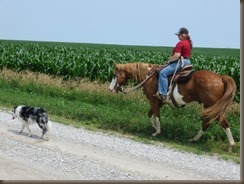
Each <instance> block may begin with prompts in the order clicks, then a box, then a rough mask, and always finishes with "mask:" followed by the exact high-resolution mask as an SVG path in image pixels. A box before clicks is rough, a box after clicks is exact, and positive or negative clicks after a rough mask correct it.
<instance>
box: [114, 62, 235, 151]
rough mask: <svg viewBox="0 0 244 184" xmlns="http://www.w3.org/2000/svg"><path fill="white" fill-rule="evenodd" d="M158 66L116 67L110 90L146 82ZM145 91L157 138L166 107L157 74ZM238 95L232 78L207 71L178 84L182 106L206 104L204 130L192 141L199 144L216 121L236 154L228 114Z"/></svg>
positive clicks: (177, 96)
mask: <svg viewBox="0 0 244 184" xmlns="http://www.w3.org/2000/svg"><path fill="white" fill-rule="evenodd" d="M157 66H159V65H153V64H147V63H127V64H116V65H115V70H114V78H113V79H112V82H111V83H110V86H109V90H110V91H111V92H118V91H122V88H121V87H122V86H124V85H126V83H127V81H128V79H133V80H135V81H136V82H137V83H140V82H142V81H143V80H144V79H145V78H146V76H147V74H148V73H149V70H150V69H151V68H152V67H154V68H155V67H157ZM143 91H144V94H145V95H146V97H147V99H148V100H149V102H150V105H151V107H150V109H149V111H148V117H149V118H150V120H151V123H152V126H153V127H154V128H155V129H156V132H155V133H154V134H153V136H156V135H158V134H159V133H161V128H160V107H161V106H162V105H164V104H163V103H162V102H161V101H160V100H159V99H158V98H157V97H155V94H156V92H157V91H158V76H157V75H156V74H155V75H152V76H151V77H149V78H148V79H147V81H146V82H145V83H144V84H143ZM235 91H236V84H235V81H234V80H233V79H232V78H231V77H230V76H227V75H218V74H215V73H213V72H211V71H207V70H199V71H195V72H194V73H193V74H192V76H191V78H190V79H189V81H187V82H183V83H178V82H177V83H176V85H175V88H174V89H173V93H172V94H173V98H174V99H175V101H176V102H177V103H178V105H179V106H184V105H186V104H188V103H190V102H193V101H196V102H199V103H202V104H203V107H204V111H203V112H202V126H201V129H200V130H199V132H198V133H197V135H196V136H195V137H194V138H193V139H190V140H189V141H191V142H196V141H198V140H199V139H200V137H201V136H202V135H203V133H204V132H205V131H206V129H207V128H208V127H209V125H210V124H211V123H212V122H213V121H214V120H216V121H217V122H218V123H219V124H220V125H221V126H222V127H223V129H224V131H225V133H226V135H227V137H228V141H229V151H231V150H232V147H234V145H235V141H234V139H233V136H232V134H231V130H230V126H229V124H228V122H227V120H226V118H225V113H226V110H227V108H228V106H229V105H230V104H231V102H232V100H233V98H234V95H235Z"/></svg>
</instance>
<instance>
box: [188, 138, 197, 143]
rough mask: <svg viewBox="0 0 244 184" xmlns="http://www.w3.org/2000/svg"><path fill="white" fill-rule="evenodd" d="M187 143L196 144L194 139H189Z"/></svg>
mask: <svg viewBox="0 0 244 184" xmlns="http://www.w3.org/2000/svg"><path fill="white" fill-rule="evenodd" d="M188 142H191V143H194V142H197V141H196V140H195V139H189V140H188Z"/></svg>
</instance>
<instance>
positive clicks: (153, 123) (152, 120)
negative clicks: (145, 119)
mask: <svg viewBox="0 0 244 184" xmlns="http://www.w3.org/2000/svg"><path fill="white" fill-rule="evenodd" d="M150 120H151V124H152V126H153V128H155V129H157V128H156V119H155V116H154V115H152V116H151V117H150Z"/></svg>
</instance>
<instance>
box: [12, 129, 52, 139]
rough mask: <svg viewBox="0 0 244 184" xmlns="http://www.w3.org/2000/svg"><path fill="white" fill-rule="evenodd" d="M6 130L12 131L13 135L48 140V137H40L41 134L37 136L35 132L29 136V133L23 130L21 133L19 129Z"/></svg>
mask: <svg viewBox="0 0 244 184" xmlns="http://www.w3.org/2000/svg"><path fill="white" fill-rule="evenodd" d="M8 131H9V132H12V133H13V134H15V135H20V136H25V137H28V138H30V139H34V140H43V141H48V139H46V138H41V136H38V135H35V134H32V136H29V134H28V133H27V132H24V131H23V132H21V133H19V131H17V130H12V129H8Z"/></svg>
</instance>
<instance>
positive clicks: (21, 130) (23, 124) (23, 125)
mask: <svg viewBox="0 0 244 184" xmlns="http://www.w3.org/2000/svg"><path fill="white" fill-rule="evenodd" d="M24 128H25V123H22V127H21V129H20V131H19V133H22V132H23V130H24Z"/></svg>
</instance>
